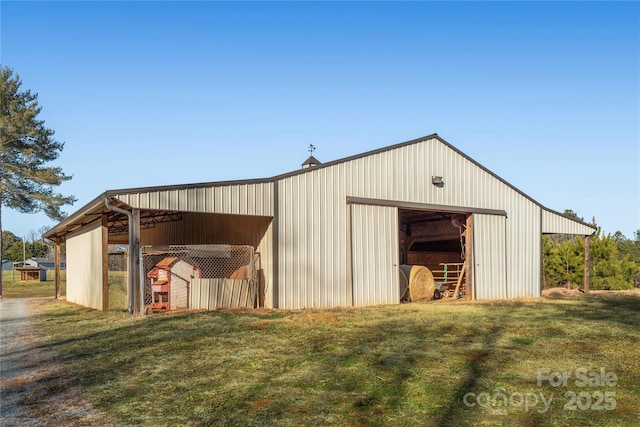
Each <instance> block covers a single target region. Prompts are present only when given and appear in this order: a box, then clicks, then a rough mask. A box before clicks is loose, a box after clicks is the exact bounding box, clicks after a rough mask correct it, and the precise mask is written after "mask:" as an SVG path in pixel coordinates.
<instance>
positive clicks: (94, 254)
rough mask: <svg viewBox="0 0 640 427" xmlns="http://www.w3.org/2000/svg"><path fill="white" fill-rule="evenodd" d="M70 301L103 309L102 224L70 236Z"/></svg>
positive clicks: (68, 268) (68, 262)
mask: <svg viewBox="0 0 640 427" xmlns="http://www.w3.org/2000/svg"><path fill="white" fill-rule="evenodd" d="M66 298H67V301H70V302H73V303H76V304H80V305H83V306H85V307H91V308H95V309H97V310H102V226H101V224H98V225H97V226H93V227H90V228H87V229H85V230H83V231H82V232H81V233H78V234H74V235H71V236H69V237H67V297H66Z"/></svg>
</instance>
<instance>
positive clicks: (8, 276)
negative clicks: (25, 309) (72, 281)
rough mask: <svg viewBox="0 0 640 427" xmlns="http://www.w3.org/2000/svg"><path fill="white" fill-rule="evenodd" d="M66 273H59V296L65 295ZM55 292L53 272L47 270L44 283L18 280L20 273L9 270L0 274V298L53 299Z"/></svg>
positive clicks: (63, 271) (62, 271)
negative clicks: (0, 279) (0, 280)
mask: <svg viewBox="0 0 640 427" xmlns="http://www.w3.org/2000/svg"><path fill="white" fill-rule="evenodd" d="M66 277H67V276H66V271H65V270H61V271H60V295H65V294H66ZM54 292H55V271H54V270H47V280H46V282H41V281H39V280H20V272H19V271H16V270H9V271H3V272H2V297H3V298H26V297H53V296H54V295H53V294H54Z"/></svg>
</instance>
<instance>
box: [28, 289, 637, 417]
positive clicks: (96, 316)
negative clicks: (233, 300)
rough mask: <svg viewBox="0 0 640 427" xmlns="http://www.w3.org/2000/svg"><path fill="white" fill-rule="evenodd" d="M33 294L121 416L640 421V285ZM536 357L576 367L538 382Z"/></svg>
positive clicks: (555, 368) (51, 340) (54, 337)
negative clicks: (418, 294) (573, 289)
mask: <svg viewBox="0 0 640 427" xmlns="http://www.w3.org/2000/svg"><path fill="white" fill-rule="evenodd" d="M33 308H34V309H35V312H36V313H37V314H36V317H37V322H38V324H39V325H40V327H41V329H42V331H43V333H44V334H45V336H46V339H47V342H48V346H49V347H50V348H51V349H53V350H54V351H55V352H57V354H58V355H59V357H60V358H61V359H62V360H64V361H66V362H67V363H68V365H69V366H70V368H71V369H73V371H74V372H75V373H76V374H77V378H78V382H79V383H80V384H82V386H84V388H85V389H86V391H87V393H88V396H89V398H90V399H91V400H92V402H93V403H94V405H95V406H96V407H98V408H99V409H101V410H103V411H104V412H105V413H106V414H107V416H108V417H110V418H111V419H112V420H113V421H114V422H115V423H116V424H119V425H134V424H140V425H243V426H244V425H282V426H300V425H305V426H307V425H427V426H431V425H432V426H445V425H451V426H466V425H468V426H476V425H505V426H512V425H524V426H529V425H530V426H540V425H543V426H544V425H549V426H574V425H594V426H595V425H598V426H637V425H638V424H637V423H638V419H639V415H640V413H639V411H638V408H639V407H640V351H639V348H640V294H639V293H637V292H636V293H626V294H621V293H608V294H607V293H600V294H597V295H596V294H594V295H589V296H581V297H572V298H560V297H559V298H557V299H536V300H526V301H508V302H506V301H496V302H438V303H430V304H406V305H398V306H385V307H372V308H362V309H344V310H328V311H315V310H302V311H262V312H255V311H254V312H243V313H229V312H225V311H212V312H198V313H189V312H181V313H173V314H154V315H150V316H146V317H142V318H128V317H126V315H125V314H123V313H119V312H99V311H94V310H90V309H85V308H81V307H78V306H75V305H72V304H69V303H65V302H61V301H55V300H37V301H34V306H33ZM602 369H604V372H605V376H604V379H606V381H604V380H601V379H600V374H601V373H602ZM539 370H540V371H539ZM539 372H540V373H541V374H545V375H551V376H550V378H551V381H552V382H553V381H556V380H557V379H558V378H560V374H558V375H554V374H553V373H555V372H568V373H569V374H570V375H571V377H570V378H568V380H567V383H566V385H562V384H561V385H557V386H555V387H554V386H552V385H550V383H549V381H548V380H545V379H543V380H542V384H541V385H538V384H537V380H538V373H539ZM611 374H615V376H616V377H617V380H616V381H613V379H612V377H611ZM581 376H585V377H588V378H589V379H590V380H591V383H590V385H586V386H585V385H583V384H581V380H580V378H581ZM596 381H597V383H596ZM613 382H615V383H616V385H613ZM502 396H505V397H506V400H503V399H502V398H501V397H502ZM543 399H544V401H545V402H548V403H545V404H543ZM534 403H535V405H534ZM545 405H548V406H545ZM613 406H615V408H613Z"/></svg>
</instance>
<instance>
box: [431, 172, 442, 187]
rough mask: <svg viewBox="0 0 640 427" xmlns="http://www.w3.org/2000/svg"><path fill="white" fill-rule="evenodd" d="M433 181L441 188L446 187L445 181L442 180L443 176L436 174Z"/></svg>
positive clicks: (432, 178)
mask: <svg viewBox="0 0 640 427" xmlns="http://www.w3.org/2000/svg"><path fill="white" fill-rule="evenodd" d="M431 183H432V184H433V185H435V186H436V187H440V188H442V187H444V181H443V180H442V177H441V176H435V175H434V176H432V177H431Z"/></svg>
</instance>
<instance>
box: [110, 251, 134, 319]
mask: <svg viewBox="0 0 640 427" xmlns="http://www.w3.org/2000/svg"><path fill="white" fill-rule="evenodd" d="M128 262H129V255H128V253H127V252H118V253H110V254H109V281H108V288H109V289H108V291H109V292H108V295H109V310H127V309H128V307H129V299H128V297H127V267H128Z"/></svg>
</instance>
